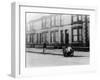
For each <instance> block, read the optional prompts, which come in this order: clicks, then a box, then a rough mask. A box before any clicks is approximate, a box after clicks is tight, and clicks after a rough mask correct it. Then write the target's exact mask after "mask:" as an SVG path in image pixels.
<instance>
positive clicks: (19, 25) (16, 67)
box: [11, 3, 96, 77]
mask: <svg viewBox="0 0 100 80" xmlns="http://www.w3.org/2000/svg"><path fill="white" fill-rule="evenodd" d="M95 11H96V9H95V8H86V7H75V6H74V7H72V6H68V7H67V8H63V7H41V6H37V7H36V6H32V3H30V4H26V3H12V53H11V58H12V62H11V64H12V66H11V72H12V76H14V77H22V76H34V75H47V74H48V75H51V74H53V73H56V74H63V73H66V74H67V73H69V72H72V73H73V72H82V71H83V72H84V71H93V70H95V62H94V59H95V58H94V55H95V54H96V53H95V54H94V42H93V41H94V39H95V31H94V30H95V27H94V26H95ZM25 12H48V13H64V14H65V13H66V14H69V13H71V14H88V15H90V26H91V28H90V36H91V35H92V36H91V41H90V42H91V43H92V44H91V51H90V55H91V57H90V65H81V66H79V65H78V66H77V65H73V66H60V67H59V68H58V67H56V66H54V67H44V68H41V67H40V68H26V67H25Z"/></svg>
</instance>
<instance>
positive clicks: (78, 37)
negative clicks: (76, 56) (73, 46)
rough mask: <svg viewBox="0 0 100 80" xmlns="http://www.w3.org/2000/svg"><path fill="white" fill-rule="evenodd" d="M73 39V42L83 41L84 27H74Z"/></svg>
mask: <svg viewBox="0 0 100 80" xmlns="http://www.w3.org/2000/svg"><path fill="white" fill-rule="evenodd" d="M72 37H73V38H72V39H73V40H72V41H73V42H81V41H82V28H79V27H78V28H73V29H72Z"/></svg>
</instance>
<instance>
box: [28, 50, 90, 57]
mask: <svg viewBox="0 0 100 80" xmlns="http://www.w3.org/2000/svg"><path fill="white" fill-rule="evenodd" d="M26 52H30V53H39V54H50V55H63V52H62V49H46V50H45V53H43V49H40V48H26ZM74 56H83V57H85V56H86V57H89V52H84V51H74Z"/></svg>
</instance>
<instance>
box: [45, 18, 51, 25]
mask: <svg viewBox="0 0 100 80" xmlns="http://www.w3.org/2000/svg"><path fill="white" fill-rule="evenodd" d="M46 27H50V18H49V17H47V18H46Z"/></svg>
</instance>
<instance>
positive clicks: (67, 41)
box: [65, 30, 69, 44]
mask: <svg viewBox="0 0 100 80" xmlns="http://www.w3.org/2000/svg"><path fill="white" fill-rule="evenodd" d="M68 43H69V34H68V30H65V44H68Z"/></svg>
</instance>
